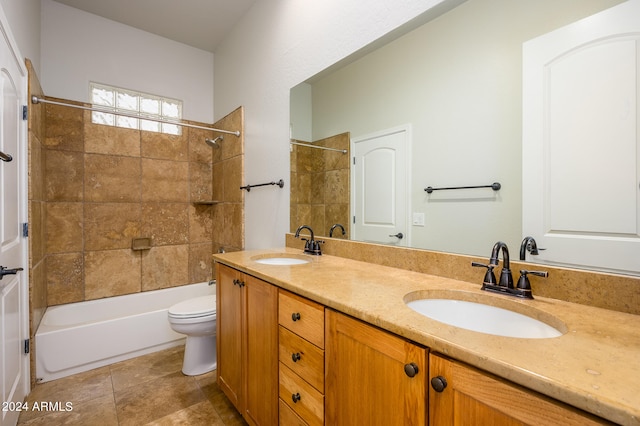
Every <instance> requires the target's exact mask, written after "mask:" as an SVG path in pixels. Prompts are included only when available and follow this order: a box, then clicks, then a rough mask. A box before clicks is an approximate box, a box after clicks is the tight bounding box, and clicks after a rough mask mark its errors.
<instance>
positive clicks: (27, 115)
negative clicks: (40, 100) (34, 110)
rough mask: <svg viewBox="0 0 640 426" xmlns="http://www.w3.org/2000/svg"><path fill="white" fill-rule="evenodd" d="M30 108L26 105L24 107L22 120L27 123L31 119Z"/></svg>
mask: <svg viewBox="0 0 640 426" xmlns="http://www.w3.org/2000/svg"><path fill="white" fill-rule="evenodd" d="M28 112H29V108H27V106H26V105H22V120H23V121H26V120H27V119H28V118H29V114H28Z"/></svg>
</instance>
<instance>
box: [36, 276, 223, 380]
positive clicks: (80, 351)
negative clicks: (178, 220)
mask: <svg viewBox="0 0 640 426" xmlns="http://www.w3.org/2000/svg"><path fill="white" fill-rule="evenodd" d="M209 294H215V285H210V284H209V283H206V282H205V283H198V284H190V285H186V286H181V287H173V288H168V289H163V290H155V291H147V292H143V293H135V294H129V295H125V296H116V297H109V298H105V299H98V300H91V301H87V302H78V303H70V304H67V305H60V306H52V307H49V308H47V310H46V312H45V314H44V316H43V317H42V321H41V323H40V326H39V327H38V331H37V332H36V342H35V343H36V344H35V351H36V378H37V380H38V381H43V382H46V381H49V380H55V379H59V378H61V377H65V376H69V375H71V374H76V373H80V372H83V371H88V370H91V369H94V368H98V367H102V366H104V365H109V364H112V363H114V362H118V361H123V360H125V359H129V358H133V357H136V356H140V355H144V354H147V353H151V352H155V351H159V350H162V349H166V348H170V347H172V346H177V345H180V344H183V343H184V340H185V336H184V335H183V334H178V333H176V332H174V331H173V330H172V329H171V327H170V326H169V321H168V320H167V311H168V309H169V307H170V306H171V305H174V304H176V303H178V302H180V301H183V300H187V299H190V298H192V297H197V296H205V295H209Z"/></svg>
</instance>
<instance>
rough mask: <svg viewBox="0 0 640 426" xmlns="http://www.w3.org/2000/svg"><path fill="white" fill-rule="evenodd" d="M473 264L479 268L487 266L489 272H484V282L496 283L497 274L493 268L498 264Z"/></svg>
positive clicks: (472, 263)
mask: <svg viewBox="0 0 640 426" xmlns="http://www.w3.org/2000/svg"><path fill="white" fill-rule="evenodd" d="M471 266H475V267H478V268H487V273H486V274H484V281H483V284H489V285H496V283H497V282H496V276H495V274H494V273H493V268H495V267H496V265H492V264H488V265H485V264H484V263H479V262H471Z"/></svg>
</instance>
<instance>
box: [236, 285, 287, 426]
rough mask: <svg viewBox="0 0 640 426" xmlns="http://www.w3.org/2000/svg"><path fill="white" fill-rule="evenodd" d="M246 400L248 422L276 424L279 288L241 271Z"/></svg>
mask: <svg viewBox="0 0 640 426" xmlns="http://www.w3.org/2000/svg"><path fill="white" fill-rule="evenodd" d="M243 280H244V283H245V286H244V290H245V323H246V330H245V332H246V339H247V340H246V351H245V356H246V358H245V362H246V370H245V372H246V373H245V374H246V402H245V415H244V417H245V419H246V420H247V422H249V424H255V425H275V424H278V289H277V287H275V286H272V285H271V284H269V283H267V282H265V281H262V280H259V279H257V278H254V277H251V276H248V275H244V276H243Z"/></svg>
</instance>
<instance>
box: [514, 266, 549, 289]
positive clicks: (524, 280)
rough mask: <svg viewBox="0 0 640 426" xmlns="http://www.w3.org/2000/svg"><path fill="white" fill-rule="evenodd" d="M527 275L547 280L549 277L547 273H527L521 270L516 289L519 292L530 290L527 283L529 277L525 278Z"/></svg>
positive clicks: (529, 285)
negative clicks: (519, 290)
mask: <svg viewBox="0 0 640 426" xmlns="http://www.w3.org/2000/svg"><path fill="white" fill-rule="evenodd" d="M528 274H531V275H535V276H538V277H543V278H547V277H548V276H549V273H548V272H547V271H527V270H524V269H521V270H520V278H519V279H518V285H517V288H519V289H521V290H531V283H530V282H529V277H527V275H528Z"/></svg>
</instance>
